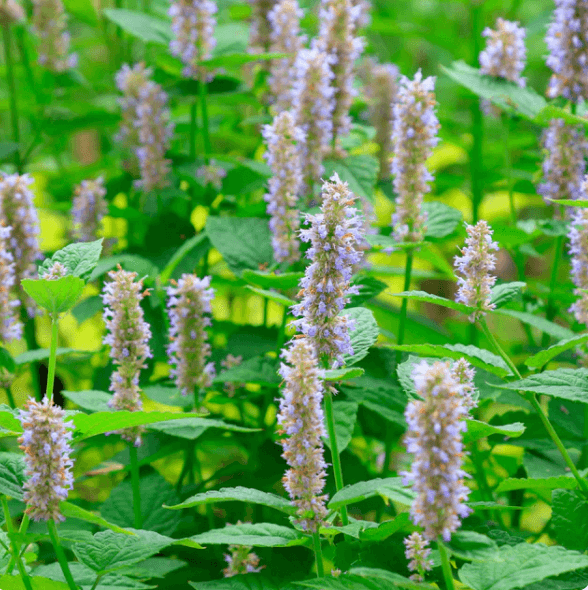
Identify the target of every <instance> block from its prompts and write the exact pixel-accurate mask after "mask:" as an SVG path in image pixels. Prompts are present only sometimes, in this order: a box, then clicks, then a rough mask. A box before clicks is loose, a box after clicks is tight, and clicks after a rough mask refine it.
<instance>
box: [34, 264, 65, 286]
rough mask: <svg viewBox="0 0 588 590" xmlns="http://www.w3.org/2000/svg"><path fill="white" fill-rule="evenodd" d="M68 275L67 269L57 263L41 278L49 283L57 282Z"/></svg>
mask: <svg viewBox="0 0 588 590" xmlns="http://www.w3.org/2000/svg"><path fill="white" fill-rule="evenodd" d="M65 275H67V268H65V266H63V264H61V262H59V261H56V262H54V263H53V264H52V265H51V268H50V269H49V270H48V271H46V272H44V273H43V274H42V275H41V277H40V278H42V279H45V280H47V281H56V280H57V279H61V278H63V277H64V276H65Z"/></svg>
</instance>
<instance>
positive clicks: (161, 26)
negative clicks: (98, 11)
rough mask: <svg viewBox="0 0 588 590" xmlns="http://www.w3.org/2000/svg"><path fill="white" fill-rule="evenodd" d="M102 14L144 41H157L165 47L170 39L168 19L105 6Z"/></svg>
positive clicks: (170, 32)
mask: <svg viewBox="0 0 588 590" xmlns="http://www.w3.org/2000/svg"><path fill="white" fill-rule="evenodd" d="M102 14H103V15H104V16H105V17H106V18H107V19H108V20H110V21H111V22H113V23H114V24H115V25H118V26H119V27H120V28H121V29H122V30H123V31H126V32H127V33H129V34H130V35H132V36H133V37H136V38H137V39H141V41H144V42H145V43H157V44H158V45H165V46H166V47H167V45H168V44H169V42H170V40H171V39H172V36H173V35H172V31H171V26H170V22H169V21H165V20H162V19H159V18H156V17H154V16H150V15H148V14H145V13H144V12H137V11H134V10H127V9H125V8H106V9H104V10H102Z"/></svg>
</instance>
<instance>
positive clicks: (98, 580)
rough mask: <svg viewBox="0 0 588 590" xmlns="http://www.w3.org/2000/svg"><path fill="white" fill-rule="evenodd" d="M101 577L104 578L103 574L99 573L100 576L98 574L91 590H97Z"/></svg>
mask: <svg viewBox="0 0 588 590" xmlns="http://www.w3.org/2000/svg"><path fill="white" fill-rule="evenodd" d="M101 579H102V574H99V575H98V576H96V580H95V581H94V583H93V584H92V588H90V590H96V588H97V587H98V584H99V583H100V580H101Z"/></svg>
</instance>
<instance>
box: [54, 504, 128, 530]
mask: <svg viewBox="0 0 588 590" xmlns="http://www.w3.org/2000/svg"><path fill="white" fill-rule="evenodd" d="M127 499H128V498H127ZM59 509H60V510H61V513H62V514H63V516H65V518H77V519H78V520H83V521H84V522H89V523H91V524H95V525H98V526H99V527H102V528H105V529H110V530H111V531H114V532H115V533H123V534H125V535H130V534H131V533H130V532H128V531H126V530H125V529H124V528H122V527H120V526H117V525H116V524H113V523H111V522H108V521H107V520H106V519H105V518H102V517H101V516H98V515H97V514H94V513H93V512H90V511H89V510H85V509H84V508H81V507H80V506H78V505H77V504H72V503H71V502H61V504H60V505H59Z"/></svg>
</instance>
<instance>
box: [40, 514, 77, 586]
mask: <svg viewBox="0 0 588 590" xmlns="http://www.w3.org/2000/svg"><path fill="white" fill-rule="evenodd" d="M47 528H48V529H49V536H50V537H51V543H53V549H54V550H55V555H57V561H58V562H59V565H60V566H61V571H62V572H63V575H64V576H65V581H66V582H67V585H68V586H69V588H70V590H78V587H77V586H76V583H75V582H74V579H73V576H72V575H71V571H70V569H69V564H68V563H67V558H66V557H65V553H64V551H63V547H62V546H61V543H60V542H59V535H58V533H57V527H56V526H55V521H54V520H48V521H47Z"/></svg>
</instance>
